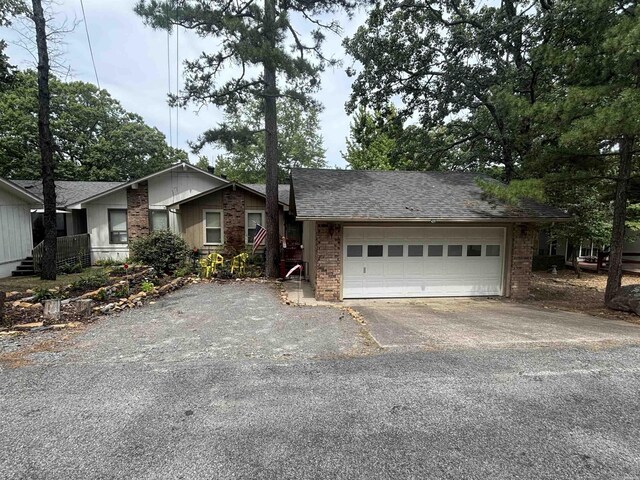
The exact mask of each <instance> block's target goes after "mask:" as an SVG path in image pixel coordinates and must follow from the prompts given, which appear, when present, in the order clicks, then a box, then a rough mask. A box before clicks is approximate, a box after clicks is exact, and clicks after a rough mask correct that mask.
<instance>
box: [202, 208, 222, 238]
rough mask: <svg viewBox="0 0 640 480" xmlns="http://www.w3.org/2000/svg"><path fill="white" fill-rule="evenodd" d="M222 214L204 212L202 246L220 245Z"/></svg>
mask: <svg viewBox="0 0 640 480" xmlns="http://www.w3.org/2000/svg"><path fill="white" fill-rule="evenodd" d="M223 239H224V236H223V232H222V212H221V211H220V210H204V244H205V245H222V243H223Z"/></svg>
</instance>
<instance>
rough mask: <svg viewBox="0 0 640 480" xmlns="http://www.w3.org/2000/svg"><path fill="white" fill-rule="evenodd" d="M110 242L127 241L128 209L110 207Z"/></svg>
mask: <svg viewBox="0 0 640 480" xmlns="http://www.w3.org/2000/svg"><path fill="white" fill-rule="evenodd" d="M108 214H109V243H112V244H122V243H127V210H126V209H111V208H110V209H109V211H108Z"/></svg>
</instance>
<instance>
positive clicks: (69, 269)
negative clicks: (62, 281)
mask: <svg viewBox="0 0 640 480" xmlns="http://www.w3.org/2000/svg"><path fill="white" fill-rule="evenodd" d="M58 271H59V273H60V274H61V275H68V274H70V273H80V272H82V263H81V262H77V263H66V264H64V265H62V266H61V267H60V268H59V269H58Z"/></svg>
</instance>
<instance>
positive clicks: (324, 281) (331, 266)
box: [315, 223, 342, 301]
mask: <svg viewBox="0 0 640 480" xmlns="http://www.w3.org/2000/svg"><path fill="white" fill-rule="evenodd" d="M315 249H316V299H317V300H326V301H336V300H340V291H341V288H340V286H341V283H340V282H341V277H342V268H341V265H342V226H341V225H339V224H336V223H316V245H315Z"/></svg>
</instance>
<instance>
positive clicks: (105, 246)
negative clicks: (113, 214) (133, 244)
mask: <svg viewBox="0 0 640 480" xmlns="http://www.w3.org/2000/svg"><path fill="white" fill-rule="evenodd" d="M85 207H86V209H87V232H88V233H89V234H90V235H91V261H92V262H95V261H96V260H104V259H109V258H112V259H121V260H122V259H124V258H126V257H128V256H129V247H128V245H126V244H125V245H122V244H110V243H109V213H108V212H109V209H110V208H127V192H126V190H124V189H123V190H118V191H116V192H113V193H111V194H109V195H106V196H104V197H100V198H98V199H96V200H94V201H93V202H90V203H87V204H86V205H85Z"/></svg>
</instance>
